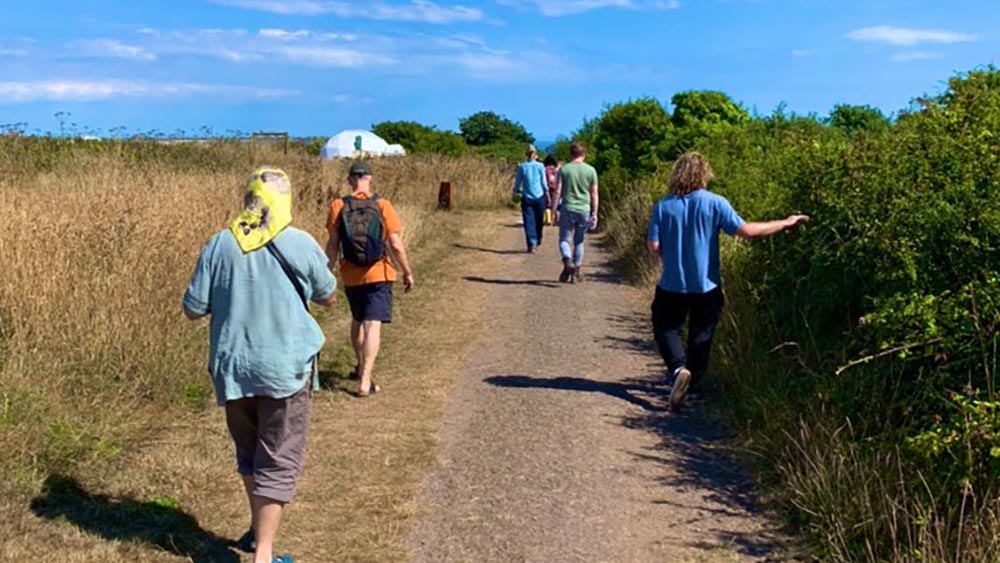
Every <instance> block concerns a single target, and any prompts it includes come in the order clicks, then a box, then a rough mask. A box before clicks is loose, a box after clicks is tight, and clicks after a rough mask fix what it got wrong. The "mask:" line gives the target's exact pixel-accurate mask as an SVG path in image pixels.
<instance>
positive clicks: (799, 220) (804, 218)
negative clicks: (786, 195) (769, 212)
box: [785, 215, 809, 231]
mask: <svg viewBox="0 0 1000 563" xmlns="http://www.w3.org/2000/svg"><path fill="white" fill-rule="evenodd" d="M785 222H787V223H788V226H787V227H785V229H786V230H789V231H794V230H795V229H798V228H799V227H800V226H802V225H805V224H806V223H808V222H809V216H808V215H789V216H788V218H787V219H785Z"/></svg>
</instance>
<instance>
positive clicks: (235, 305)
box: [183, 167, 336, 563]
mask: <svg viewBox="0 0 1000 563" xmlns="http://www.w3.org/2000/svg"><path fill="white" fill-rule="evenodd" d="M291 222H292V184H291V182H290V181H289V179H288V176H287V175H286V174H285V173H284V172H283V171H281V170H280V169H277V168H273V167H263V168H258V169H257V170H254V172H253V174H252V175H251V177H250V179H249V181H248V182H247V184H246V188H245V190H244V195H243V210H242V211H241V212H240V213H239V214H238V215H237V216H236V218H235V219H233V220H232V222H231V223H230V224H229V226H228V228H226V229H223V230H222V231H220V232H218V233H216V234H215V235H214V236H212V238H211V239H209V241H208V244H206V245H205V247H204V248H203V249H202V251H201V255H200V256H199V258H198V263H197V265H196V266H195V270H194V274H193V276H192V277H191V283H190V285H189V286H188V288H187V291H186V292H185V294H184V299H183V309H184V313H185V314H186V315H187V317H188V318H190V319H191V320H197V319H200V318H202V317H205V316H210V317H211V331H210V333H209V343H210V353H209V362H208V371H209V373H210V374H211V377H212V382H213V384H214V387H215V396H216V400H217V402H218V404H219V405H221V406H224V407H225V411H226V424H227V426H228V427H229V432H230V434H231V435H232V438H233V441H234V442H235V444H236V462H237V469H238V471H239V473H240V475H241V476H242V478H243V483H244V486H245V488H246V492H247V496H248V498H249V501H250V510H251V528H250V530H249V531H248V532H247V533H246V534H244V536H243V537H242V538H240V540H239V541H238V542H237V545H238V546H239V547H240V548H241V549H244V550H246V551H253V552H254V562H255V563H291V561H292V558H291V556H289V555H282V556H279V557H275V556H274V539H275V536H276V534H277V530H278V525H279V523H280V521H281V514H282V511H283V509H284V506H285V504H287V503H288V502H290V501H291V500H292V497H293V496H294V494H295V487H296V484H297V481H298V476H299V474H300V473H301V471H302V464H303V461H304V457H305V447H306V435H307V430H308V426H309V415H310V407H311V401H312V392H313V391H314V390H315V389H316V388H317V385H318V382H317V380H316V359H317V355H318V354H319V350H320V348H322V346H323V342H324V337H323V331H322V330H321V329H320V327H319V325H318V324H317V323H316V321H315V320H314V319H313V317H312V315H310V314H309V308H308V303H309V302H313V303H317V304H320V305H323V306H329V305H330V304H332V303H333V301H334V295H335V294H334V290H335V289H336V280H335V278H334V277H333V274H331V273H330V264H329V261H328V259H327V256H326V254H325V253H324V251H323V249H322V248H320V246H319V244H318V243H317V242H316V241H315V240H314V239H313V238H312V236H310V235H309V234H308V233H306V232H305V231H301V230H299V229H296V228H294V227H292V226H291Z"/></svg>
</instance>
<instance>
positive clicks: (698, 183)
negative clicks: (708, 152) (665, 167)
mask: <svg viewBox="0 0 1000 563" xmlns="http://www.w3.org/2000/svg"><path fill="white" fill-rule="evenodd" d="M713 179H715V173H714V172H712V167H711V166H710V165H709V164H708V159H707V158H705V157H704V156H701V155H700V154H698V153H696V152H688V153H684V154H682V155H681V156H680V158H678V159H677V162H675V163H674V170H673V172H671V173H670V182H669V186H670V193H672V194H674V195H679V196H684V195H688V194H689V193H691V192H694V191H697V190H700V189H703V188H707V187H708V183H709V182H711V181H712V180H713Z"/></svg>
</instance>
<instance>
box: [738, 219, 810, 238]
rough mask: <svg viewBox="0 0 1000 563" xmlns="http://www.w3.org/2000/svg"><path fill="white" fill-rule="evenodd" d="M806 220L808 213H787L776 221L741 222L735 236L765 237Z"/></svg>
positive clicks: (796, 225)
mask: <svg viewBox="0 0 1000 563" xmlns="http://www.w3.org/2000/svg"><path fill="white" fill-rule="evenodd" d="M807 221H809V216H808V215H789V216H788V217H786V218H785V219H780V220H778V221H764V222H752V223H743V226H741V227H740V228H739V229H738V230H737V231H736V236H739V237H741V238H745V239H754V238H760V237H767V236H771V235H773V234H775V233H780V232H781V231H784V230H786V229H791V228H794V227H798V226H799V225H801V224H803V223H805V222H807Z"/></svg>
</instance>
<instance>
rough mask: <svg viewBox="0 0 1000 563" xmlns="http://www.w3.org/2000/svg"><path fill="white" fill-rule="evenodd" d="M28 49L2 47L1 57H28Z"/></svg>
mask: <svg viewBox="0 0 1000 563" xmlns="http://www.w3.org/2000/svg"><path fill="white" fill-rule="evenodd" d="M26 56H28V51H26V50H24V49H4V48H3V47H0V57H26Z"/></svg>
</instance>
